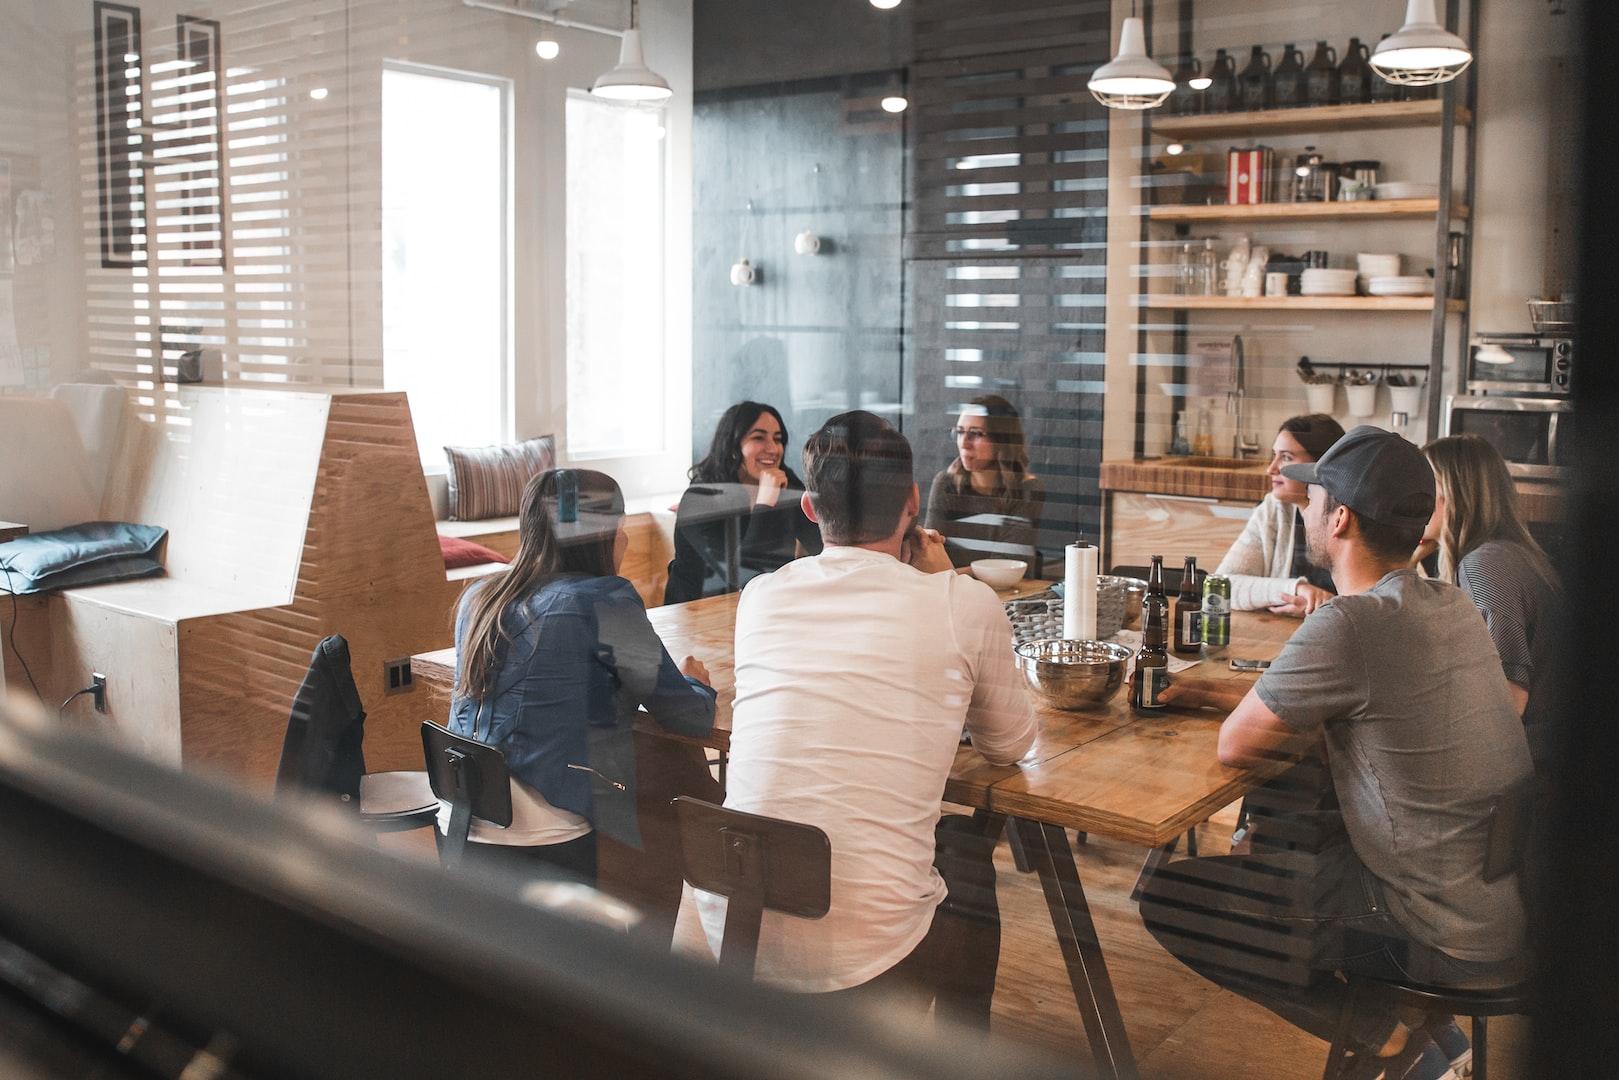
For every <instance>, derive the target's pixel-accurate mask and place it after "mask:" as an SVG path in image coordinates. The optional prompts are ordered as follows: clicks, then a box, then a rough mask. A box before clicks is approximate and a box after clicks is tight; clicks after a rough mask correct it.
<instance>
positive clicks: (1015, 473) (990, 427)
mask: <svg viewBox="0 0 1619 1080" xmlns="http://www.w3.org/2000/svg"><path fill="white" fill-rule="evenodd" d="M961 414H962V415H963V416H982V417H983V418H984V430H985V431H986V432H987V433H988V434H989V441H990V442H991V443H992V444H993V445H994V447H995V466H996V476H997V481H996V486H995V490H994V492H992V493H991V497H993V498H998V499H1014V498H1017V497H1019V496H1021V495H1022V494H1023V485H1024V483H1025V482H1026V481H1027V480H1028V478H1029V477H1030V476H1031V475H1032V474H1031V473H1030V472H1029V447H1028V444H1027V443H1026V442H1025V441H1024V438H1023V418H1022V417H1021V416H1019V415H1018V411H1017V409H1015V408H1013V407H1012V403H1011V402H1010V401H1007V400H1006V399H1005V398H1003V397H1001V396H1000V395H999V394H980V395H979V396H977V397H975V398H973V399H972V400H971V401H969V402H967V404H965V405H963V406H962V407H961ZM958 422H959V421H958ZM946 471H947V472H948V473H949V476H950V482H951V486H952V487H954V488H955V490H956V494H958V495H959V494H962V493H963V492H966V491H968V490H969V489H970V488H971V487H972V478H971V477H969V476H968V475H967V470H966V469H964V468H962V467H961V458H960V456H957V457H956V458H955V459H954V460H952V461H951V462H950V467H949V469H948V470H946Z"/></svg>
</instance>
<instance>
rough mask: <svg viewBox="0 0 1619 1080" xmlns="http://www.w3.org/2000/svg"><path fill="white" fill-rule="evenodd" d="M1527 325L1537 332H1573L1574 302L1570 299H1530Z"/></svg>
mask: <svg viewBox="0 0 1619 1080" xmlns="http://www.w3.org/2000/svg"><path fill="white" fill-rule="evenodd" d="M1528 303H1529V325H1530V326H1532V327H1533V328H1534V331H1535V333H1537V334H1571V333H1573V332H1574V302H1573V301H1572V300H1530V301H1529V302H1528Z"/></svg>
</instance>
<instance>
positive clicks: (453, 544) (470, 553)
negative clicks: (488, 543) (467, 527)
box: [438, 535, 511, 570]
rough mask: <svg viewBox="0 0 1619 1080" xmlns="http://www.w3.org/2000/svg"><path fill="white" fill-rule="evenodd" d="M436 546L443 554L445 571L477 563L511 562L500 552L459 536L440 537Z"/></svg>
mask: <svg viewBox="0 0 1619 1080" xmlns="http://www.w3.org/2000/svg"><path fill="white" fill-rule="evenodd" d="M438 546H439V550H440V551H442V552H443V553H444V569H446V570H459V569H461V567H463V566H477V565H478V564H479V563H491V562H499V563H509V562H511V560H510V559H508V558H506V556H504V555H502V554H501V553H500V552H498V551H491V550H490V549H489V548H486V547H484V546H483V545H482V544H474V543H473V542H472V541H471V540H463V539H461V538H460V537H459V536H443V535H440V536H439V538H438Z"/></svg>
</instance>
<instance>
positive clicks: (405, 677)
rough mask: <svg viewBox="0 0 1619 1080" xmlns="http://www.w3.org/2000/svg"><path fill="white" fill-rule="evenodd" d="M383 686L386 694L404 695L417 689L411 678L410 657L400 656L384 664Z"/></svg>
mask: <svg viewBox="0 0 1619 1080" xmlns="http://www.w3.org/2000/svg"><path fill="white" fill-rule="evenodd" d="M382 686H383V691H382V692H383V693H385V694H403V693H405V692H406V691H408V690H412V689H414V688H415V683H414V682H412V681H411V677H410V657H408V656H400V657H396V658H395V659H393V660H384V661H383V662H382Z"/></svg>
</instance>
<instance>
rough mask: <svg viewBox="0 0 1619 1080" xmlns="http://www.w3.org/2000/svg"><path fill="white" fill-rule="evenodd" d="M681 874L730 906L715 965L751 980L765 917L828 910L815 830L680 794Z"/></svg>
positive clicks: (828, 864)
mask: <svg viewBox="0 0 1619 1080" xmlns="http://www.w3.org/2000/svg"><path fill="white" fill-rule="evenodd" d="M674 808H675V819H676V821H677V823H678V824H679V827H680V859H681V875H682V876H683V877H684V878H685V879H686V881H687V882H688V883H689V884H690V885H691V886H692V887H693V888H695V889H702V890H703V891H705V892H711V893H716V894H718V895H720V896H724V897H726V898H727V900H728V904H727V907H726V913H725V937H724V940H723V942H722V943H721V945H720V966H721V967H724V968H730V969H732V970H736V971H740V972H742V973H744V974H747V975H750V976H751V975H752V974H753V964H754V958H755V956H756V955H757V953H758V950H759V926H760V923H761V922H762V921H763V919H764V913H765V911H767V910H769V911H780V912H783V913H785V914H788V915H794V916H797V917H798V918H800V919H819V918H821V917H823V916H824V915H825V914H826V913H827V911H828V910H829V909H830V908H831V906H832V842H831V841H830V840H828V839H827V837H826V833H824V832H822V831H821V830H820V829H818V828H816V827H815V826H813V825H803V824H800V823H798V822H796V821H782V820H780V819H777V818H769V817H763V816H761V815H759V814H748V813H744V812H742V811H740V810H727V809H726V808H725V807H723V806H715V805H714V804H713V803H710V802H704V801H703V800H701V799H693V798H691V797H690V796H687V795H681V796H679V797H678V798H676V799H675V800H674Z"/></svg>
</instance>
